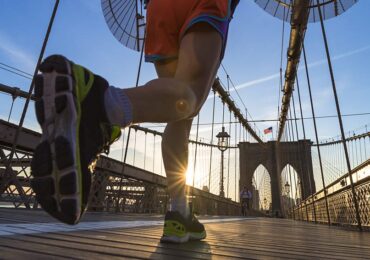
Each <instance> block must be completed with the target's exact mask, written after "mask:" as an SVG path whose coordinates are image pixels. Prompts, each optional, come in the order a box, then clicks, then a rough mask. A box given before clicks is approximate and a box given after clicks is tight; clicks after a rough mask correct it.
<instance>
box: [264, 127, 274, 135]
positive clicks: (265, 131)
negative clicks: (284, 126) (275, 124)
mask: <svg viewBox="0 0 370 260" xmlns="http://www.w3.org/2000/svg"><path fill="white" fill-rule="evenodd" d="M263 133H264V134H265V135H267V134H269V133H272V126H270V127H269V128H266V129H265V130H263Z"/></svg>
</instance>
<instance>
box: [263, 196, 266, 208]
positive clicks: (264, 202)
mask: <svg viewBox="0 0 370 260" xmlns="http://www.w3.org/2000/svg"><path fill="white" fill-rule="evenodd" d="M263 205H264V206H265V207H264V210H267V199H266V197H265V198H264V199H263Z"/></svg>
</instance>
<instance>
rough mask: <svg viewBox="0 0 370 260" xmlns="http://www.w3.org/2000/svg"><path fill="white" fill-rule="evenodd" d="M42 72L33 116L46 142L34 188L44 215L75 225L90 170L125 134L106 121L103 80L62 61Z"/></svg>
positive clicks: (36, 162) (35, 162) (53, 59)
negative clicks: (101, 155)
mask: <svg viewBox="0 0 370 260" xmlns="http://www.w3.org/2000/svg"><path fill="white" fill-rule="evenodd" d="M39 70H40V71H41V74H39V75H38V76H37V77H36V80H35V97H36V102H35V110H36V117H37V121H38V122H39V124H40V126H41V129H42V137H41V142H40V144H39V145H38V146H37V147H36V149H35V152H34V155H33V159H32V162H31V173H32V175H33V179H32V180H31V187H32V189H33V191H34V192H35V193H36V199H37V201H38V202H39V203H40V205H41V206H42V208H43V209H44V210H45V211H46V212H48V213H49V214H50V215H51V216H53V217H55V218H56V219H58V220H60V221H62V222H64V223H67V224H71V225H73V224H77V223H78V221H79V220H80V218H81V217H82V215H83V213H84V211H85V209H86V207H87V204H88V199H89V193H90V187H91V179H92V171H93V168H92V165H94V162H95V161H96V159H97V157H98V155H99V154H100V153H102V152H103V151H105V152H108V151H109V145H110V144H112V143H113V142H114V141H115V140H117V139H118V138H119V136H120V134H121V131H120V128H119V127H116V126H112V125H110V124H109V122H108V119H107V115H106V112H105V107H104V91H105V90H106V89H107V88H108V82H107V81H106V80H105V79H103V78H102V77H100V76H98V75H94V74H93V73H92V72H90V71H89V70H87V69H85V68H84V67H82V66H79V65H77V64H74V63H73V62H71V61H69V60H68V59H66V58H65V57H63V56H59V55H53V56H50V57H48V58H46V59H45V60H44V61H43V63H42V64H41V65H40V68H39Z"/></svg>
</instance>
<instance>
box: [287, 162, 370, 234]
mask: <svg viewBox="0 0 370 260" xmlns="http://www.w3.org/2000/svg"><path fill="white" fill-rule="evenodd" d="M369 171H370V159H369V160H367V161H366V162H364V163H362V164H361V165H359V166H358V167H356V168H354V169H353V173H352V178H353V180H354V188H355V193H356V196H357V200H358V204H359V213H360V220H361V225H362V227H364V228H366V229H369V228H370V176H369V174H368V172H369ZM326 189H327V199H328V207H329V215H330V222H331V224H333V225H340V226H351V227H356V226H357V225H358V223H357V219H356V210H355V205H354V201H353V193H352V191H351V185H350V181H349V175H348V174H346V175H344V176H343V177H341V178H339V179H338V180H336V181H335V182H333V183H331V184H330V185H328V186H327V187H326ZM326 212H327V211H326V206H325V197H324V190H320V191H318V192H316V193H315V194H313V195H312V196H310V197H309V198H308V199H306V200H304V201H302V202H301V203H300V204H298V205H297V206H296V207H295V208H294V209H293V211H291V212H290V214H289V217H291V218H295V219H297V220H304V221H309V222H318V223H328V216H327V213H326Z"/></svg>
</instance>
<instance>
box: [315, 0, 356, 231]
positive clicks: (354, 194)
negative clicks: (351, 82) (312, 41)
mask: <svg viewBox="0 0 370 260" xmlns="http://www.w3.org/2000/svg"><path fill="white" fill-rule="evenodd" d="M316 2H317V5H318V6H319V8H318V10H319V16H320V24H321V31H322V36H323V38H324V44H325V51H326V58H327V61H328V66H329V71H330V78H331V83H332V87H333V93H334V98H335V105H336V108H337V115H338V121H339V126H340V132H341V136H342V143H343V148H344V153H345V155H346V163H347V170H348V175H349V179H350V182H351V190H352V196H353V202H354V204H355V209H356V219H357V224H358V229H359V230H362V226H361V217H360V212H359V206H358V201H357V195H356V191H355V186H354V184H353V179H352V169H351V164H350V161H349V156H348V150H347V144H346V141H345V140H346V137H345V135H344V127H343V122H342V114H341V111H340V107H339V100H338V95H337V88H336V86H335V80H334V72H333V67H332V64H331V59H330V53H329V47H328V41H327V38H326V32H325V27H324V21H323V17H322V13H321V8H320V2H319V0H316Z"/></svg>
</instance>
